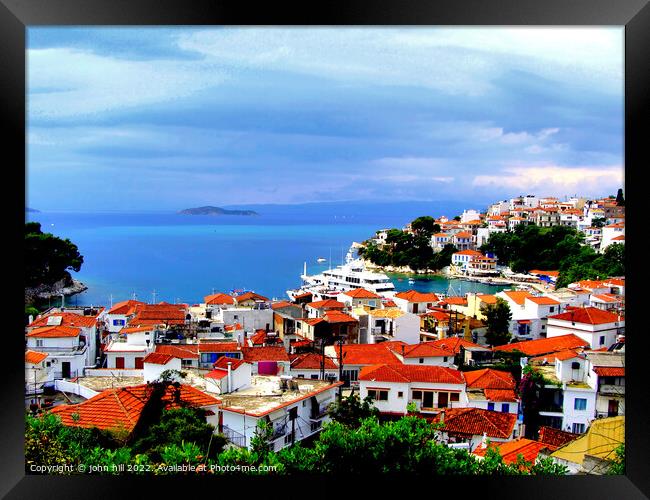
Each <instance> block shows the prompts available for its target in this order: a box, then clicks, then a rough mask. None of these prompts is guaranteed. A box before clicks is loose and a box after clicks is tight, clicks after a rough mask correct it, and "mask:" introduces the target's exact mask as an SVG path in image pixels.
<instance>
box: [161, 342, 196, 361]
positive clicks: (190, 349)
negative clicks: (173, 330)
mask: <svg viewBox="0 0 650 500" xmlns="http://www.w3.org/2000/svg"><path fill="white" fill-rule="evenodd" d="M155 352H157V353H160V354H169V355H170V356H174V357H175V358H179V359H198V357H199V346H198V345H196V344H180V345H160V344H159V345H157V346H156V351H155Z"/></svg>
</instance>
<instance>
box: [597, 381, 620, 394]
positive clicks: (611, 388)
mask: <svg viewBox="0 0 650 500" xmlns="http://www.w3.org/2000/svg"><path fill="white" fill-rule="evenodd" d="M598 393H599V394H601V395H603V396H604V395H612V396H625V386H624V385H614V384H600V386H599V387H598Z"/></svg>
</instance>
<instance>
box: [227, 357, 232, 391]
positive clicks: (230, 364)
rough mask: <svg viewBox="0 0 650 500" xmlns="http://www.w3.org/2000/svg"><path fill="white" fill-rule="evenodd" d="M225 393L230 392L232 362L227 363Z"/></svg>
mask: <svg viewBox="0 0 650 500" xmlns="http://www.w3.org/2000/svg"><path fill="white" fill-rule="evenodd" d="M226 392H232V361H228V388H227V389H226Z"/></svg>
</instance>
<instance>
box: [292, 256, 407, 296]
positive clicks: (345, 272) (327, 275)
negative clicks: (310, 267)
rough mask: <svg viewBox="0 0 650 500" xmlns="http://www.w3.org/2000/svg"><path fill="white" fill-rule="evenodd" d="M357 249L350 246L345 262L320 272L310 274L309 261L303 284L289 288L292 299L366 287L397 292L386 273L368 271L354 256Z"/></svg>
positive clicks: (376, 291) (375, 290)
mask: <svg viewBox="0 0 650 500" xmlns="http://www.w3.org/2000/svg"><path fill="white" fill-rule="evenodd" d="M354 252H355V249H354V248H350V250H349V251H348V253H347V255H346V257H345V264H343V265H341V266H338V267H335V268H334V269H328V270H327V271H323V272H322V273H320V274H314V275H311V276H310V275H308V274H307V263H305V268H304V271H303V274H302V275H301V276H300V278H301V279H302V286H301V287H300V288H299V289H297V290H287V295H288V296H289V298H291V299H292V300H293V299H294V297H295V296H296V295H301V294H304V293H307V292H311V293H312V295H313V296H314V297H315V298H316V299H317V300H322V299H327V298H335V297H336V295H338V294H339V293H340V292H346V291H348V290H354V289H355V288H364V289H366V290H369V291H371V292H375V293H376V294H377V295H382V296H384V297H392V296H393V295H394V294H395V285H394V284H393V282H392V281H391V280H390V278H389V277H388V276H386V275H385V274H384V273H377V272H374V271H368V270H366V268H365V265H364V263H363V261H362V260H361V259H360V258H358V257H355V256H354Z"/></svg>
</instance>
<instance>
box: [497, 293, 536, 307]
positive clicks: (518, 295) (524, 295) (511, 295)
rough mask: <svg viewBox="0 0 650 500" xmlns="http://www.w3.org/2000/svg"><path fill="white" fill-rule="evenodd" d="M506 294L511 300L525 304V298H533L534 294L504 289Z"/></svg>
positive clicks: (518, 303) (521, 304)
mask: <svg viewBox="0 0 650 500" xmlns="http://www.w3.org/2000/svg"><path fill="white" fill-rule="evenodd" d="M503 293H504V294H505V295H507V296H508V298H509V299H510V300H512V301H513V302H514V303H515V304H517V305H520V306H523V305H524V300H525V299H527V298H531V297H532V295H531V294H530V293H529V292H520V291H514V290H513V291H504V292H503Z"/></svg>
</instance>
